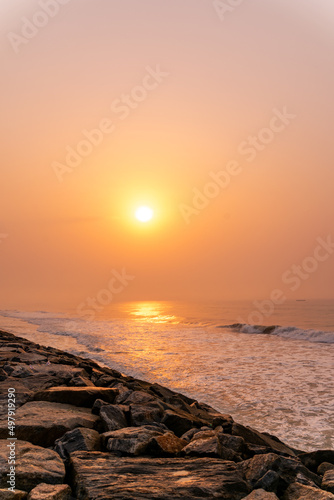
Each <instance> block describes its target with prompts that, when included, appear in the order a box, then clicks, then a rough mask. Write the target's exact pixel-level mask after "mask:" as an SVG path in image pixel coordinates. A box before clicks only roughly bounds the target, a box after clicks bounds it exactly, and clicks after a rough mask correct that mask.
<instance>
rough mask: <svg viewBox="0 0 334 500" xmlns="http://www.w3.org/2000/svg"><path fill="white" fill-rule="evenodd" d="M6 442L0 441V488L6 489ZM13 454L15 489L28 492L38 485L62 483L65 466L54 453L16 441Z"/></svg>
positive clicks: (25, 442)
mask: <svg viewBox="0 0 334 500" xmlns="http://www.w3.org/2000/svg"><path fill="white" fill-rule="evenodd" d="M8 442H9V441H8V440H7V439H1V440H0V471H1V484H0V486H1V488H6V487H8V485H7V473H8V447H7V445H8ZM15 453H16V459H15V460H16V470H15V473H16V487H17V489H20V490H23V491H28V492H29V491H30V490H32V489H33V488H34V487H35V486H37V485H38V484H40V483H47V484H61V483H63V481H64V478H65V466H64V464H63V461H62V460H61V458H60V457H59V455H58V453H56V452H55V451H53V450H47V449H45V448H42V447H40V446H35V445H33V444H31V443H29V442H27V441H20V440H17V441H15Z"/></svg>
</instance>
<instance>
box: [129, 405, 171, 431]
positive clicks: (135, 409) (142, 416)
mask: <svg viewBox="0 0 334 500" xmlns="http://www.w3.org/2000/svg"><path fill="white" fill-rule="evenodd" d="M163 415H164V409H163V406H162V405H161V404H159V403H157V402H149V403H146V404H131V405H130V423H131V425H134V426H139V425H147V424H151V423H152V422H161V420H162V417H163Z"/></svg>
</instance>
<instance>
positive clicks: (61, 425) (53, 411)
mask: <svg viewBox="0 0 334 500" xmlns="http://www.w3.org/2000/svg"><path fill="white" fill-rule="evenodd" d="M97 420H98V417H97V416H96V415H93V414H92V413H91V411H90V410H89V409H87V408H78V407H76V406H72V405H67V404H60V403H49V402H47V401H38V402H37V401H33V402H29V403H25V404H24V405H23V406H21V407H20V408H18V409H17V411H16V422H15V423H16V427H15V436H16V437H17V438H18V439H24V440H25V441H30V442H31V443H33V444H36V445H40V446H44V447H48V446H53V444H54V442H55V440H56V439H58V438H60V437H61V436H63V435H64V434H65V432H67V431H70V430H72V429H75V428H76V427H88V428H93V427H94V426H95V424H96V421H97ZM7 436H8V423H7V419H4V418H2V419H0V439H4V438H7Z"/></svg>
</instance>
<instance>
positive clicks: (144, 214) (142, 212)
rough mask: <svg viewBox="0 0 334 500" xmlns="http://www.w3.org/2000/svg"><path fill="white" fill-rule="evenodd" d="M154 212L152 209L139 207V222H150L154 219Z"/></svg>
mask: <svg viewBox="0 0 334 500" xmlns="http://www.w3.org/2000/svg"><path fill="white" fill-rule="evenodd" d="M153 214H154V212H153V210H152V208H150V207H139V208H137V210H136V212H135V217H136V219H137V220H139V222H148V221H150V220H151V219H152V217H153Z"/></svg>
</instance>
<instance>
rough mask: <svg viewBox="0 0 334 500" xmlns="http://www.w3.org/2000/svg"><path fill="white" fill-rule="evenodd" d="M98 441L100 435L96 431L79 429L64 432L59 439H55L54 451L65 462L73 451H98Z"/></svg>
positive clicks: (99, 446)
mask: <svg viewBox="0 0 334 500" xmlns="http://www.w3.org/2000/svg"><path fill="white" fill-rule="evenodd" d="M100 441H101V439H100V434H99V433H98V432H97V431H94V430H93V429H86V428H85V427H79V428H77V429H74V430H73V431H68V432H66V433H65V434H64V435H63V436H62V437H61V438H60V439H57V440H56V442H55V447H54V450H55V451H56V452H57V453H58V454H59V455H60V456H61V458H62V459H63V460H67V459H68V457H69V455H70V454H71V453H73V452H74V451H78V450H84V451H100V450H101V444H100Z"/></svg>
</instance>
